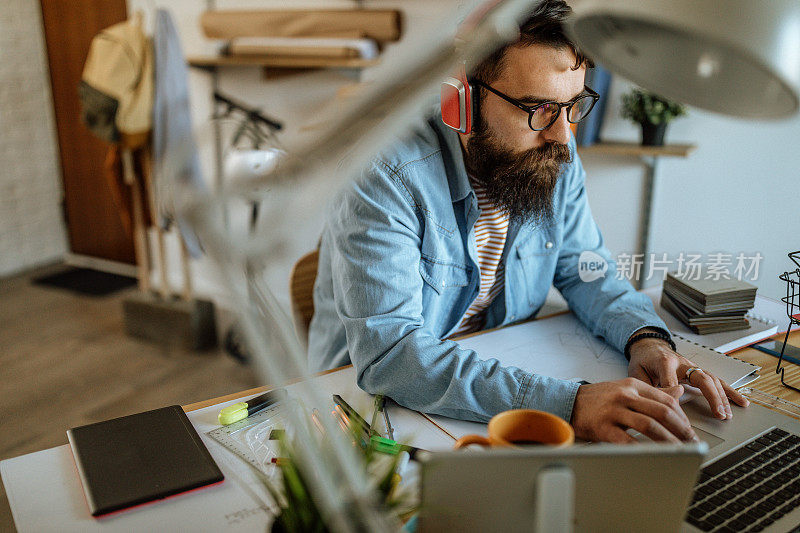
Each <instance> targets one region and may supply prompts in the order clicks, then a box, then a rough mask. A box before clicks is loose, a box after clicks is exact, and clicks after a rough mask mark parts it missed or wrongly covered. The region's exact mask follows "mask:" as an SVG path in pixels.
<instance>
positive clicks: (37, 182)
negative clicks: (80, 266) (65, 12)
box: [0, 0, 67, 276]
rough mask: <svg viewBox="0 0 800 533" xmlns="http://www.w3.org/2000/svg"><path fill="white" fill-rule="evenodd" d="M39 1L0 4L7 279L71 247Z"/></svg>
mask: <svg viewBox="0 0 800 533" xmlns="http://www.w3.org/2000/svg"><path fill="white" fill-rule="evenodd" d="M60 200H61V176H60V171H59V161H58V152H57V141H56V136H55V121H54V118H53V106H52V101H51V98H50V78H49V73H48V68H47V56H46V50H45V45H44V35H43V29H42V20H41V12H40V9H39V2H34V1H32V0H5V1H4V2H3V3H2V4H1V5H0V276H4V275H9V274H12V273H15V272H19V271H21V270H24V269H27V268H30V267H32V266H35V265H39V264H43V263H47V262H51V261H53V260H56V259H58V258H60V257H63V255H64V254H65V253H66V251H67V244H66V235H65V234H66V229H65V227H64V222H63V220H62V218H61V207H60Z"/></svg>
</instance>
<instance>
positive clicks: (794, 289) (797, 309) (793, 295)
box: [775, 251, 800, 392]
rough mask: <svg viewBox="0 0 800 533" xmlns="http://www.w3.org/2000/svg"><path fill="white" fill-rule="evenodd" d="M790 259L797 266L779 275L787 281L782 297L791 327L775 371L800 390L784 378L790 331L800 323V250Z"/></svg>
mask: <svg viewBox="0 0 800 533" xmlns="http://www.w3.org/2000/svg"><path fill="white" fill-rule="evenodd" d="M789 259H791V260H792V262H793V263H794V264H795V265H796V266H797V268H795V269H794V270H793V271H787V272H784V273H783V274H781V275H780V276H778V278H779V279H780V280H782V281H785V282H786V296H784V297H783V298H781V301H783V302H784V303H785V304H786V314H787V316H788V317H789V327H788V328H787V330H786V336H785V337H784V339H783V345H782V346H781V355H780V357H779V358H778V366H777V367H776V368H775V373H776V374H780V376H781V384H782V385H783V386H785V387H788V388H790V389H792V390H793V391H797V392H800V389H799V388H797V387H793V386H791V385H789V384H787V383H786V382H785V381H784V380H783V373H784V371H785V370H786V369H785V368H784V367H783V366H782V363H783V353H784V352H785V351H786V343H787V342H788V340H789V333H790V332H791V331H792V326H796V325H800V251H797V252H792V253H790V254H789Z"/></svg>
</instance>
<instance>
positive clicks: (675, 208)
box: [584, 78, 800, 298]
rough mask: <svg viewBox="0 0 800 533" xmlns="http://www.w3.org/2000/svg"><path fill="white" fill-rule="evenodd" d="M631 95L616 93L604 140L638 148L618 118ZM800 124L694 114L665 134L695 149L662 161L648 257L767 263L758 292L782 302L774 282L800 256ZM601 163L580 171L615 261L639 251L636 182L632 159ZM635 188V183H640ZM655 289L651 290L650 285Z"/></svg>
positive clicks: (634, 134)
mask: <svg viewBox="0 0 800 533" xmlns="http://www.w3.org/2000/svg"><path fill="white" fill-rule="evenodd" d="M629 88H630V85H629V84H628V83H627V82H625V81H624V80H621V79H619V78H615V81H614V83H613V87H612V91H611V95H610V100H609V106H610V107H609V109H608V110H607V114H606V120H605V122H604V129H603V131H602V135H603V137H604V139H607V140H631V141H638V139H639V129H638V126H635V125H633V124H632V123H629V122H627V121H625V120H623V119H622V118H620V116H619V96H620V94H621V93H623V92H625V91H627V90H628V89H629ZM798 138H800V117H794V118H792V119H790V120H787V121H781V122H754V121H745V120H739V119H732V118H726V117H723V116H720V115H717V114H713V113H709V112H704V111H700V110H697V109H690V112H689V115H688V116H687V117H683V118H679V119H676V120H675V121H674V122H673V123H671V124H670V126H669V129H668V131H667V142H675V143H693V144H696V145H697V147H698V148H697V151H696V152H694V153H693V154H692V155H690V156H689V157H688V158H687V159H682V158H669V157H667V158H662V159H661V160H660V162H659V168H658V182H659V186H658V188H657V190H656V195H657V203H658V206H657V209H656V212H655V213H654V216H653V220H652V224H654V231H655V233H654V238H653V242H651V245H650V247H651V250H652V251H653V252H656V253H657V254H659V255H660V254H662V253H667V254H669V257H670V258H675V257H676V256H677V255H678V254H679V253H680V252H684V253H700V254H703V255H704V256H707V255H708V254H712V253H718V252H721V253H725V254H733V255H734V256H736V255H737V254H739V253H740V252H741V253H744V254H745V256H750V255H755V253H757V252H758V253H761V255H762V256H763V257H764V259H763V261H762V263H761V266H760V272H759V276H758V279H756V280H755V281H754V283H755V284H756V285H757V286H758V287H759V290H760V293H761V294H764V295H766V296H769V297H772V298H778V297H780V296H782V295H785V291H786V286H785V283H784V282H782V281H780V280H778V278H777V276H778V275H779V274H781V273H783V272H784V271H786V270H789V269H790V268H791V269H793V268H794V265H793V264H792V263H791V261H789V259H788V258H787V257H786V254H787V253H788V252H791V251H795V250H798V249H800V235H799V234H798V232H799V230H800V190H799V189H800V179H798V178H799V177H800V176H798V174H800V172H798V163H800V158H798V156H797V153H798V151H797V142H798ZM600 159H601V158H599V157H593V158H592V159H589V158H587V159H586V161H585V162H584V163H585V165H586V170H587V174H588V178H587V188H588V190H589V194H590V197H591V201H592V205H593V209H594V212H595V216H596V218H597V219H598V222H599V224H600V225H601V227H602V228H603V229H604V232H605V234H606V236H607V240H608V241H609V245H610V246H611V249H612V251H613V252H616V253H619V252H628V253H632V252H633V251H635V249H636V248H635V246H636V238H637V233H636V231H637V230H638V225H637V221H638V215H639V204H638V201H639V198H640V190H641V179H640V180H636V179H635V176H636V175H637V174H638V175H639V176H642V170H641V166H640V164H639V163H637V162H636V161H635V160H633V159H624V158H614V159H609V161H606V162H604V161H602V160H600ZM637 181H638V182H639V183H636V182H637ZM651 284H652V283H651Z"/></svg>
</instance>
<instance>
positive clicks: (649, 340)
mask: <svg viewBox="0 0 800 533" xmlns="http://www.w3.org/2000/svg"><path fill="white" fill-rule="evenodd" d="M662 343H663V344H665V345H666V346H668V347H669V348H670V349H671V350H672V351H675V342H674V341H673V340H672V336H671V335H670V334H669V332H667V331H664V330H663V329H661V328H656V327H644V328H641V329H638V330H636V332H634V333H633V335H631V336H630V338H629V339H628V342H627V343H626V344H625V350H624V352H623V353H624V354H625V359H627V360H628V361H630V360H631V356H632V355H633V354H634V353H635V351H636V350H637V349H639V348H641V347H643V346H646V345H648V344H662Z"/></svg>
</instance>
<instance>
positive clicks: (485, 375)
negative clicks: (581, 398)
mask: <svg viewBox="0 0 800 533" xmlns="http://www.w3.org/2000/svg"><path fill="white" fill-rule="evenodd" d="M424 223H425V218H424V214H423V213H422V211H421V209H420V208H419V207H418V205H417V203H416V202H415V201H414V198H413V197H412V195H411V193H410V192H409V190H408V188H406V187H405V185H404V182H403V179H402V175H399V174H398V173H397V172H396V170H395V169H393V168H391V167H389V166H388V165H385V164H383V163H380V162H375V163H373V164H372V165H371V166H370V167H369V168H368V169H367V170H366V171H365V172H364V174H363V175H362V176H361V179H359V180H357V181H355V182H353V183H352V184H351V185H349V186H348V188H347V189H346V190H345V191H344V193H343V194H342V195H341V196H340V197H339V198H338V199H337V201H336V208H335V209H334V211H333V214H332V216H331V217H330V219H329V226H328V228H327V229H326V231H327V232H328V234H327V238H328V239H329V240H330V245H331V252H330V253H331V271H332V282H333V294H334V301H335V308H336V314H337V315H338V318H339V319H340V320H341V321H342V323H343V324H344V328H345V333H346V339H347V350H348V353H349V356H350V360H351V361H352V363H353V365H354V366H355V369H356V371H357V379H358V385H359V386H360V387H361V388H362V389H364V390H365V391H367V392H369V393H372V394H378V393H381V394H386V395H388V396H390V397H391V398H393V399H394V400H395V401H397V402H398V403H400V404H402V405H404V406H406V407H408V408H411V409H416V410H419V411H424V412H428V413H434V414H441V415H445V416H449V417H453V418H459V419H464V420H473V421H486V420H488V419H489V418H491V417H492V416H493V415H495V414H497V413H498V412H501V411H504V410H507V409H513V408H521V407H525V408H534V409H540V410H544V411H548V412H551V413H553V414H556V415H558V416H560V417H562V418H564V419H566V420H569V419H570V416H571V413H572V405H573V402H574V398H575V394H576V391H577V388H578V384H577V383H572V382H569V381H564V380H558V379H553V378H548V377H544V376H539V375H533V374H531V373H529V372H525V371H523V370H521V369H519V368H515V367H503V366H502V365H500V363H499V362H498V361H497V360H494V359H488V360H484V359H481V358H479V356H478V354H477V353H476V352H474V351H473V350H468V349H464V348H461V347H460V346H459V344H458V343H457V342H455V341H452V340H441V339H439V338H437V337H436V336H435V335H433V334H432V333H431V332H430V331H428V329H426V328H425V319H424V312H423V298H422V290H423V283H424V281H423V279H422V275H421V273H420V260H421V251H420V250H421V236H422V235H423V232H424V231H425V227H424Z"/></svg>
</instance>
